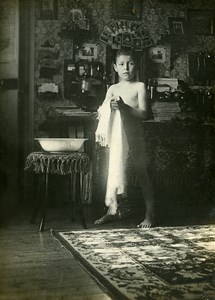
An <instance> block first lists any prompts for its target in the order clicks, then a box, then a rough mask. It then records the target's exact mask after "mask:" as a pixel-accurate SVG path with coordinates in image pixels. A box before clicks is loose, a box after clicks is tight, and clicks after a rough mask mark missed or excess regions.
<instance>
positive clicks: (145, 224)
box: [137, 219, 152, 228]
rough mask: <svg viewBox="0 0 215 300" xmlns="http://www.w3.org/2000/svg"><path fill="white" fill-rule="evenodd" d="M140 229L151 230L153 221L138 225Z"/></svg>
mask: <svg viewBox="0 0 215 300" xmlns="http://www.w3.org/2000/svg"><path fill="white" fill-rule="evenodd" d="M137 227H138V228H150V227H152V221H151V220H149V219H145V220H143V222H141V223H140V224H139V225H137Z"/></svg>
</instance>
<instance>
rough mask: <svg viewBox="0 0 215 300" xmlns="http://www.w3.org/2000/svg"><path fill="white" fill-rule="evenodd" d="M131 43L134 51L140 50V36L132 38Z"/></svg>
mask: <svg viewBox="0 0 215 300" xmlns="http://www.w3.org/2000/svg"><path fill="white" fill-rule="evenodd" d="M132 45H133V47H134V49H135V50H136V51H142V40H141V38H133V39H132Z"/></svg>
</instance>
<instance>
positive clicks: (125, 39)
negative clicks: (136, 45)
mask: <svg viewBox="0 0 215 300" xmlns="http://www.w3.org/2000/svg"><path fill="white" fill-rule="evenodd" d="M131 37H132V36H131V34H130V33H123V34H122V46H124V47H131V46H132V43H131V42H132V38H131Z"/></svg>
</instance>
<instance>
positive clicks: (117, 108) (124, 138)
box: [95, 49, 154, 228]
mask: <svg viewBox="0 0 215 300" xmlns="http://www.w3.org/2000/svg"><path fill="white" fill-rule="evenodd" d="M114 69H115V71H116V72H117V73H118V77H119V82H118V83H116V84H113V85H111V86H110V88H109V89H108V91H107V94H106V97H105V100H104V102H103V104H102V107H101V109H100V116H99V124H98V128H97V131H96V141H97V142H99V143H100V144H101V145H103V146H109V148H110V156H109V170H108V180H107V188H106V197H105V203H106V205H107V206H108V211H107V213H106V214H105V215H104V216H103V217H101V218H100V219H98V220H96V221H95V224H98V225H99V224H103V223H106V222H108V221H109V220H111V219H114V216H116V214H117V195H118V194H124V193H125V192H126V185H127V178H126V161H127V159H128V154H129V153H130V154H131V155H130V156H131V158H132V163H133V166H134V170H135V174H136V177H137V181H138V183H139V185H140V187H141V190H142V194H143V198H144V200H145V206H146V213H145V219H144V220H143V222H141V223H140V224H139V225H138V226H137V227H140V228H148V227H151V226H152V224H153V217H154V209H153V190H152V185H151V182H150V180H149V177H148V173H147V168H146V154H145V153H146V151H145V143H144V137H143V128H142V121H143V120H147V119H148V111H147V100H146V88H145V84H144V83H143V82H138V81H136V79H135V75H136V63H135V58H134V55H133V53H132V51H130V50H127V49H121V50H119V51H118V52H117V54H116V61H115V64H114Z"/></svg>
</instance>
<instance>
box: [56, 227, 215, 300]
mask: <svg viewBox="0 0 215 300" xmlns="http://www.w3.org/2000/svg"><path fill="white" fill-rule="evenodd" d="M54 236H55V237H57V239H58V240H60V242H61V243H63V244H64V245H65V246H66V247H67V249H69V250H71V252H72V253H73V254H74V255H75V256H76V257H78V259H80V260H81V262H82V264H83V265H84V266H85V267H86V268H87V269H88V270H89V272H90V273H91V274H92V275H93V276H95V277H96V278H97V279H98V280H99V281H100V282H101V283H103V284H104V285H106V287H108V288H109V290H110V292H112V295H113V299H117V300H119V299H137V300H141V299H146V300H152V299H153V300H158V299H159V300H161V299H162V300H167V299H168V300H169V299H171V300H176V299H177V300H179V299H180V300H182V299H185V300H188V299H192V300H197V299H199V300H200V299H208V300H214V299H215V268H214V266H215V225H209V226H192V227H189V226H188V227H163V228H161V227H159V228H153V229H146V230H145V229H144V230H140V229H119V230H117V229H114V230H89V231H73V232H61V233H55V232H54ZM114 291H117V292H118V294H117V295H116V294H115V297H114Z"/></svg>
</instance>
